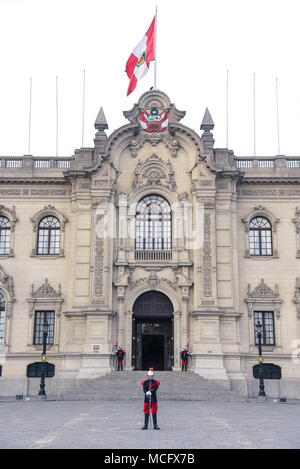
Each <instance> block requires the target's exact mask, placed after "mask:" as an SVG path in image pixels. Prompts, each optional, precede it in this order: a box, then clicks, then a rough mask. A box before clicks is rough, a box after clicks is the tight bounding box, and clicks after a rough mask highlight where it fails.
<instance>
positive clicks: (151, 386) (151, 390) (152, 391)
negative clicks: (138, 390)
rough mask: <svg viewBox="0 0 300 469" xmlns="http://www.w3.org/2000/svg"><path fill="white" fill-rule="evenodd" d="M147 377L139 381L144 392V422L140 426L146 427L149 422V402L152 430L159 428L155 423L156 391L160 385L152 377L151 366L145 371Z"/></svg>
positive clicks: (143, 428) (145, 428)
mask: <svg viewBox="0 0 300 469" xmlns="http://www.w3.org/2000/svg"><path fill="white" fill-rule="evenodd" d="M147 375H148V379H146V380H145V381H142V382H141V385H142V386H143V391H144V393H145V400H144V414H145V423H144V426H143V427H142V430H147V429H148V422H149V415H150V402H151V412H152V417H153V427H154V430H159V426H158V425H157V396H156V391H157V390H158V387H159V385H160V382H159V381H157V380H155V379H154V378H153V375H154V372H153V368H150V370H149V371H148V373H147Z"/></svg>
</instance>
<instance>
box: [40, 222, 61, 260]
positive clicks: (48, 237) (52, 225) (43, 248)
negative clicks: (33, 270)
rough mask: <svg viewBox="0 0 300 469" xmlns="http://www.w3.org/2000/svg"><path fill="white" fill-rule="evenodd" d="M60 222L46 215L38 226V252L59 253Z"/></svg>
mask: <svg viewBox="0 0 300 469" xmlns="http://www.w3.org/2000/svg"><path fill="white" fill-rule="evenodd" d="M59 249H60V222H59V220H58V219H57V218H56V217H54V216H52V215H48V216H47V217H44V218H43V219H42V220H41V221H40V223H39V227H38V241H37V254H59Z"/></svg>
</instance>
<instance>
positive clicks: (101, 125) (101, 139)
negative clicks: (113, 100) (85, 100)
mask: <svg viewBox="0 0 300 469" xmlns="http://www.w3.org/2000/svg"><path fill="white" fill-rule="evenodd" d="M94 125H95V129H97V131H98V132H96V135H95V138H94V143H95V148H96V149H97V150H100V151H103V150H104V146H105V143H106V140H107V135H106V133H105V129H108V125H107V122H106V118H105V115H104V111H103V108H102V106H101V108H100V111H99V112H98V116H97V119H96V120H95V124H94Z"/></svg>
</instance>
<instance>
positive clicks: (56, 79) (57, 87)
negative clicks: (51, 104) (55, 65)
mask: <svg viewBox="0 0 300 469" xmlns="http://www.w3.org/2000/svg"><path fill="white" fill-rule="evenodd" d="M56 156H58V77H57V76H56Z"/></svg>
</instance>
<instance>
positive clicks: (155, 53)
mask: <svg viewBox="0 0 300 469" xmlns="http://www.w3.org/2000/svg"><path fill="white" fill-rule="evenodd" d="M154 40H155V45H154V56H155V60H154V89H155V90H156V71H157V70H156V63H157V6H156V11H155V39H154Z"/></svg>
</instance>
